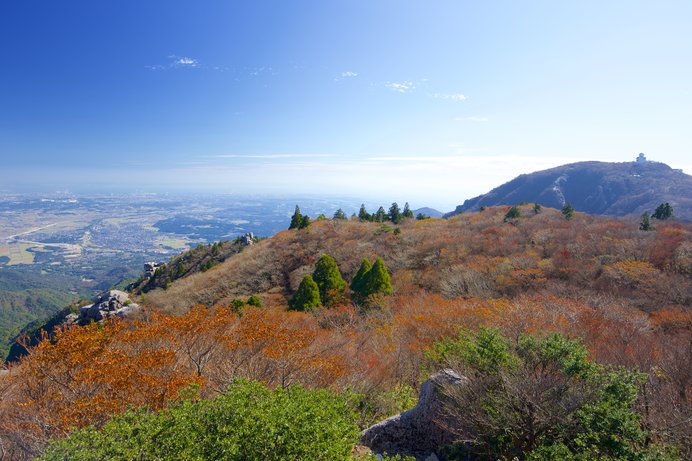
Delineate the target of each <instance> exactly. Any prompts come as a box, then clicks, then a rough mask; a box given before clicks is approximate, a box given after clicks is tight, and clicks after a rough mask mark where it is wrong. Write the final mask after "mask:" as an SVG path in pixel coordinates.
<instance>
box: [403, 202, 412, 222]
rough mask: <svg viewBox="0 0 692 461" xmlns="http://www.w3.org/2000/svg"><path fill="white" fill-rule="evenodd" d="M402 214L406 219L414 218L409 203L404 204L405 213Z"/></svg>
mask: <svg viewBox="0 0 692 461" xmlns="http://www.w3.org/2000/svg"><path fill="white" fill-rule="evenodd" d="M401 214H402V216H403V217H404V218H408V219H412V218H413V211H411V207H410V206H409V204H408V202H406V203H405V204H404V211H403V212H402V213H401Z"/></svg>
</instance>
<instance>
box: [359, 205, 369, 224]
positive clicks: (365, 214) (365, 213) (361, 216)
mask: <svg viewBox="0 0 692 461" xmlns="http://www.w3.org/2000/svg"><path fill="white" fill-rule="evenodd" d="M358 219H360V220H361V221H370V220H371V219H372V217H371V216H370V213H368V211H367V210H366V209H365V204H364V203H363V204H362V205H361V206H360V210H359V211H358Z"/></svg>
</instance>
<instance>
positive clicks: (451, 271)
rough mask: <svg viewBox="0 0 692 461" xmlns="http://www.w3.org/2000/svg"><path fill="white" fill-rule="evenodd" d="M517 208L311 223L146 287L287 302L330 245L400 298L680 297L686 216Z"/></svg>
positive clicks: (687, 263)
mask: <svg viewBox="0 0 692 461" xmlns="http://www.w3.org/2000/svg"><path fill="white" fill-rule="evenodd" d="M519 209H520V217H519V218H518V219H514V220H512V222H504V216H505V214H506V212H507V209H506V207H496V208H491V209H487V210H485V211H483V212H481V213H472V214H464V215H461V216H458V217H455V218H454V219H448V220H442V219H428V220H420V221H413V220H407V221H405V222H404V223H402V224H401V225H400V226H399V231H398V232H396V231H395V229H394V228H392V227H391V226H389V225H388V224H376V223H364V222H358V221H341V220H326V221H316V222H314V223H313V224H312V225H311V226H310V227H309V228H308V229H306V230H299V231H296V230H291V231H284V232H280V233H278V234H277V235H275V236H274V237H272V238H271V239H268V240H265V241H263V242H261V243H260V244H258V245H254V246H252V247H250V248H247V249H246V250H245V251H243V252H242V253H240V254H238V255H236V256H234V257H232V258H230V259H228V260H227V261H225V262H224V263H222V264H220V265H218V266H217V267H214V268H213V269H211V270H209V271H207V272H206V273H204V274H195V275H193V276H191V277H186V278H184V279H182V280H180V281H178V282H177V283H174V284H172V285H171V286H170V287H169V288H168V289H166V290H154V291H151V292H149V293H147V302H148V303H149V304H150V306H152V307H153V308H156V309H160V310H163V311H167V312H183V311H185V310H186V309H188V308H189V307H190V306H193V305H196V304H204V305H208V306H213V305H215V304H228V303H229V302H230V301H231V300H232V299H234V298H239V297H246V296H249V295H253V294H261V295H263V296H264V297H265V298H266V299H267V301H268V302H270V303H271V302H274V303H275V304H283V305H285V304H286V299H288V298H289V297H290V296H291V295H292V294H293V293H294V292H295V291H296V290H297V288H298V285H299V284H300V282H301V280H302V279H303V277H304V276H305V275H306V274H309V273H312V270H313V267H314V264H315V262H316V261H317V260H318V259H319V257H320V256H321V255H322V254H329V255H330V256H332V257H333V258H334V259H335V260H336V261H337V262H338V264H339V267H340V269H341V273H342V274H343V275H344V278H345V279H346V280H347V281H350V280H351V279H352V278H353V276H354V275H355V273H356V271H357V270H358V268H359V266H360V263H361V260H362V258H364V257H367V258H369V259H370V260H371V261H374V260H375V259H376V258H377V257H378V256H381V257H382V258H383V259H384V262H385V263H386V266H387V267H388V268H389V270H390V272H391V273H392V284H393V286H394V289H395V292H396V293H398V294H399V295H401V296H405V295H406V294H408V293H414V292H417V291H418V290H425V291H427V292H431V293H439V294H441V295H443V296H445V297H448V298H454V297H458V296H463V297H479V298H499V297H507V296H510V297H511V296H515V295H517V294H520V293H521V294H526V293H532V292H533V293H551V294H559V295H562V294H565V293H568V292H572V293H576V292H580V293H586V292H591V293H595V292H599V293H607V294H611V295H617V296H621V297H624V298H627V299H628V302H629V303H631V304H632V305H633V306H636V307H638V308H641V309H644V310H647V311H654V310H659V309H661V308H664V307H668V306H687V305H689V303H690V300H691V299H692V287H691V286H690V284H689V276H690V274H692V259H691V253H690V251H691V249H692V247H691V246H690V245H691V244H690V228H689V226H684V225H681V224H676V223H661V224H659V225H658V229H657V230H656V231H655V232H643V231H640V230H638V223H637V222H634V221H632V222H630V221H622V220H612V219H607V218H600V217H594V216H588V215H584V214H580V213H578V214H577V215H576V216H575V217H574V218H573V219H571V220H566V219H565V218H564V217H563V215H562V214H561V213H560V212H559V211H558V210H553V209H544V210H543V211H542V212H540V213H538V214H536V213H534V211H533V209H532V207H531V206H521V207H519ZM633 288H637V289H636V290H634V289H633Z"/></svg>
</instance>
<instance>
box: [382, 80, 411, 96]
mask: <svg viewBox="0 0 692 461" xmlns="http://www.w3.org/2000/svg"><path fill="white" fill-rule="evenodd" d="M384 86H386V87H387V88H389V89H390V90H392V91H396V92H398V93H409V92H411V91H413V90H415V89H416V85H415V84H414V83H413V82H409V81H403V82H399V83H396V82H387V83H385V84H384Z"/></svg>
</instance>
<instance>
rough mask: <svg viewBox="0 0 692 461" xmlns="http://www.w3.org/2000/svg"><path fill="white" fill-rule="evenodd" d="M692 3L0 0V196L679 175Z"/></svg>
mask: <svg viewBox="0 0 692 461" xmlns="http://www.w3.org/2000/svg"><path fill="white" fill-rule="evenodd" d="M689 17H692V4H690V3H689V2H684V1H663V2H656V3H655V4H654V3H645V2H629V1H615V2H608V3H607V4H603V3H602V2H596V1H587V2H579V3H578V4H564V3H559V4H556V3H554V2H547V1H528V2H521V4H520V3H518V2H510V1H497V2H484V3H482V4H477V3H471V2H458V1H441V2H435V3H434V4H432V3H429V2H415V1H404V2H401V1H376V2H373V1H355V2H337V1H325V2H305V1H298V2H290V3H285V2H266V1H258V2H252V3H251V4H245V3H242V4H241V3H233V2H225V1H210V2H205V3H204V4H198V3H192V2H184V1H166V2H163V1H152V2H146V3H142V2H134V1H122V2H109V3H106V2H89V1H86V0H81V1H75V0H72V1H66V2H60V3H55V4H51V3H48V4H40V5H39V4H37V3H35V2H17V1H12V2H6V3H5V4H4V5H3V6H2V7H0V56H2V59H3V68H2V70H0V97H1V98H2V107H1V108H0V161H1V168H0V190H1V189H10V190H24V191H27V190H32V191H39V190H45V191H50V190H64V189H68V190H72V191H75V192H85V191H103V192H111V191H112V192H118V191H122V192H127V191H132V192H161V193H165V192H205V193H223V194H227V193H230V194H240V195H255V194H260V195H270V196H278V195H291V196H300V195H324V196H334V197H343V196H347V197H362V198H363V199H368V200H371V201H382V202H383V203H384V204H386V203H388V202H389V203H391V201H394V200H396V201H399V202H402V201H406V200H407V201H409V202H411V204H412V205H414V204H415V206H432V207H435V208H438V209H440V210H441V211H449V210H451V209H453V207H454V206H456V205H458V204H460V203H462V202H463V201H464V200H465V199H469V198H472V197H474V196H477V195H479V194H482V193H485V192H487V191H489V190H490V189H492V188H493V187H496V186H498V185H500V184H502V183H504V182H506V181H508V180H511V179H512V178H514V177H516V176H518V175H519V174H522V173H531V172H533V171H537V170H542V169H546V168H551V167H555V166H559V165H561V164H564V163H571V162H577V161H587V160H600V161H617V162H625V161H633V160H634V158H635V157H636V155H637V154H638V153H639V152H644V153H645V154H646V155H647V157H648V158H649V159H650V160H654V161H660V162H663V163H666V164H668V165H670V166H671V167H672V168H680V169H683V171H685V172H686V173H688V174H690V173H692V160H691V159H692V155H690V153H691V152H692V132H691V131H690V130H689V127H690V126H692V83H691V82H692V31H691V30H690V29H689V27H688V18H689Z"/></svg>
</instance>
